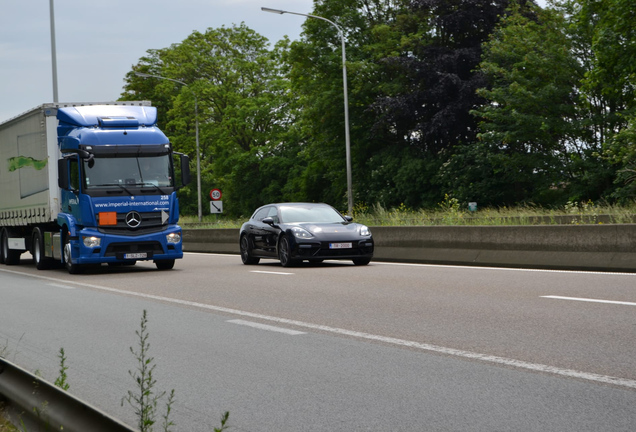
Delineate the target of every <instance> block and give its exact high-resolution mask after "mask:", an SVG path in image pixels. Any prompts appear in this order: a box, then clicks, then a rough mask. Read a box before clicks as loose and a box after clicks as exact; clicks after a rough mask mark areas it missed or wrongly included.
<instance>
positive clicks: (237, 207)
mask: <svg viewBox="0 0 636 432" xmlns="http://www.w3.org/2000/svg"><path fill="white" fill-rule="evenodd" d="M288 44H289V42H288V41H287V40H283V41H281V42H280V43H279V44H278V45H277V46H276V47H275V48H274V49H273V50H269V49H268V47H267V45H268V42H267V40H266V39H265V38H264V37H263V36H260V35H258V34H257V33H256V32H254V31H253V30H251V29H249V28H247V27H246V26H245V25H244V24H241V25H239V26H236V25H235V26H232V27H231V28H225V27H222V28H219V29H208V30H207V31H206V32H205V33H200V32H196V31H195V32H193V33H192V34H191V35H190V36H188V38H186V39H185V40H184V41H182V42H181V43H179V44H173V45H172V46H171V47H170V48H166V49H162V50H154V51H150V52H149V54H150V55H149V56H148V57H144V58H142V59H141V60H140V62H139V64H138V65H136V66H134V67H133V72H132V73H131V74H129V75H128V84H127V87H126V93H125V97H126V98H136V97H137V96H140V95H141V96H145V95H149V96H151V97H153V96H156V99H157V100H159V101H166V102H165V106H169V109H168V110H167V114H166V122H167V123H166V132H167V133H168V134H169V136H170V138H171V140H172V142H173V144H174V146H175V148H176V149H178V150H180V151H184V152H186V153H188V154H189V155H191V159H192V160H194V159H195V157H196V149H195V148H196V146H195V133H194V127H195V122H194V103H195V96H196V99H197V102H198V113H199V123H200V152H201V172H202V189H203V190H204V191H205V190H209V189H211V188H213V187H219V188H222V190H223V192H224V195H223V196H224V211H226V212H227V213H229V214H231V215H234V216H238V215H247V214H250V213H251V211H253V209H254V208H255V206H257V205H261V204H262V203H263V202H265V201H267V200H268V199H269V198H271V195H276V198H277V200H280V193H279V191H276V194H273V193H270V196H267V195H266V194H265V195H264V194H263V186H264V185H271V184H272V182H275V181H277V182H278V184H279V185H280V186H281V188H282V187H284V185H285V184H286V183H287V178H286V176H287V175H289V173H290V169H289V165H290V164H289V161H287V160H282V159H285V158H286V155H287V147H288V143H287V137H288V135H289V134H290V132H289V129H290V125H291V124H293V123H294V120H295V116H296V114H295V112H294V103H293V100H292V99H291V98H290V96H289V92H288V91H287V88H288V81H287V78H286V69H285V68H286V66H285V62H283V61H281V59H282V58H283V56H284V55H285V52H286V51H287V46H288ZM136 71H140V72H145V73H150V74H153V75H159V76H162V77H166V78H171V79H175V80H179V81H183V82H184V83H186V86H183V85H179V84H178V83H175V82H172V81H168V80H159V81H156V80H155V81H154V87H149V86H148V83H147V82H142V81H140V80H139V79H138V78H139V77H136V76H135V75H134V72H136ZM151 80H152V79H148V81H151ZM292 147H293V146H292ZM293 152H295V149H294V150H292V154H293ZM270 159H271V160H270ZM263 160H267V164H269V165H275V166H277V167H278V169H273V170H271V171H270V174H271V175H274V176H275V178H268V177H266V176H264V175H263V171H262V167H261V162H262V161H263ZM195 187H196V186H195V185H194V186H193V185H190V186H189V188H188V189H189V190H184V191H183V192H182V194H181V196H180V197H181V203H182V208H183V209H184V211H185V212H190V213H192V212H193V206H196V202H197V200H196V193H193V190H194V188H195ZM184 198H185V199H184Z"/></svg>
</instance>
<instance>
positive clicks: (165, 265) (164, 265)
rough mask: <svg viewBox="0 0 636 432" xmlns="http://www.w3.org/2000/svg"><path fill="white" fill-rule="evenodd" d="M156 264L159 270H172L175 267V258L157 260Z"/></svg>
mask: <svg viewBox="0 0 636 432" xmlns="http://www.w3.org/2000/svg"><path fill="white" fill-rule="evenodd" d="M155 265H156V266H157V268H158V269H159V270H172V268H173V267H174V260H173V259H171V260H161V261H155Z"/></svg>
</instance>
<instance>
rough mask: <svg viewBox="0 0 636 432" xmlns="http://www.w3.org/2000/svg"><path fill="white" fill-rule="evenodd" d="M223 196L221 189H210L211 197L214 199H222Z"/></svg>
mask: <svg viewBox="0 0 636 432" xmlns="http://www.w3.org/2000/svg"><path fill="white" fill-rule="evenodd" d="M221 196H222V194H221V189H212V190H211V191H210V198H211V199H212V200H213V201H218V200H220V199H221Z"/></svg>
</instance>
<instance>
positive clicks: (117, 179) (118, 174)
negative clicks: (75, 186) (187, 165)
mask: <svg viewBox="0 0 636 432" xmlns="http://www.w3.org/2000/svg"><path fill="white" fill-rule="evenodd" d="M84 173H85V178H86V188H87V189H91V188H105V187H118V188H120V187H124V188H127V187H135V186H150V187H152V186H156V187H158V188H161V187H172V186H174V181H173V179H172V175H171V174H170V173H171V170H170V156H169V155H162V156H143V157H141V156H140V157H95V158H93V160H92V161H91V162H87V161H84Z"/></svg>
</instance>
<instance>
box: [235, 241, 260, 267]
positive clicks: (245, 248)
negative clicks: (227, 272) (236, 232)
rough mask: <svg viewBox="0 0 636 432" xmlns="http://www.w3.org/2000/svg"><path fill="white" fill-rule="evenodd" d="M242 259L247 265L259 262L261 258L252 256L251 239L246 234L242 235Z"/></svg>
mask: <svg viewBox="0 0 636 432" xmlns="http://www.w3.org/2000/svg"><path fill="white" fill-rule="evenodd" d="M240 247H241V260H242V261H243V264H245V265H254V264H258V263H259V261H260V258H254V257H253V256H252V248H251V247H250V240H249V239H248V238H247V236H246V235H245V234H243V235H242V236H241V242H240Z"/></svg>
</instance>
